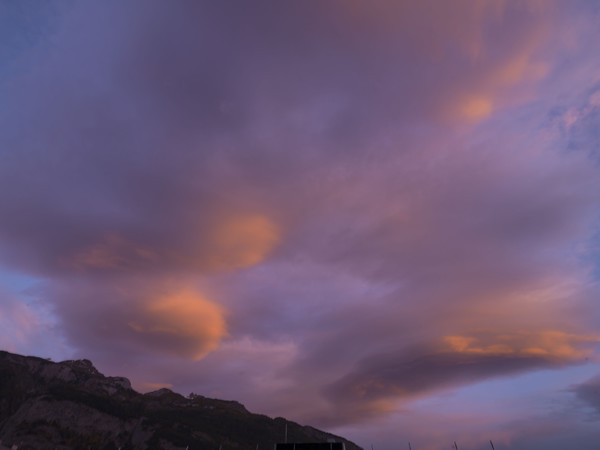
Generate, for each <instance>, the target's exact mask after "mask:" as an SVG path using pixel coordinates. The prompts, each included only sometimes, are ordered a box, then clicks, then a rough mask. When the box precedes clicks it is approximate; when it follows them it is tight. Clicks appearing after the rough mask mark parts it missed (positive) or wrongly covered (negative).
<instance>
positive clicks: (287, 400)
mask: <svg viewBox="0 0 600 450" xmlns="http://www.w3.org/2000/svg"><path fill="white" fill-rule="evenodd" d="M52 5H53V11H54V14H53V15H52V16H48V18H47V21H48V23H49V25H48V31H46V32H45V33H46V34H43V35H42V36H41V37H39V36H38V37H37V38H38V39H37V40H36V42H37V43H36V44H35V45H31V46H30V47H29V48H25V49H20V50H19V55H20V56H19V58H16V59H15V60H14V61H13V62H12V64H11V66H10V67H11V68H10V70H7V71H6V73H5V74H4V77H3V78H2V80H3V83H4V84H3V86H2V90H1V91H0V93H1V97H0V98H1V106H0V115H1V116H2V117H1V121H0V123H2V125H0V143H1V144H0V216H1V218H2V220H0V258H1V261H2V264H3V267H5V268H6V270H10V271H11V273H16V272H18V273H22V274H26V275H27V276H29V277H33V278H34V279H36V280H37V283H38V284H37V287H36V289H35V298H36V301H37V302H39V304H43V305H46V306H47V308H48V309H47V311H52V314H53V317H55V320H57V321H58V322H59V323H60V326H61V327H62V328H61V329H62V331H61V333H60V336H58V335H57V334H56V333H57V332H56V330H55V329H54V328H52V327H50V328H48V331H47V333H48V335H51V334H52V333H54V335H55V336H58V337H57V339H59V338H60V339H66V342H67V343H68V345H69V346H71V347H72V348H73V349H74V352H75V353H76V354H78V355H82V356H84V357H86V358H90V359H92V360H94V361H95V362H97V364H98V365H99V366H100V368H101V369H102V370H104V371H105V372H110V373H114V374H119V375H127V376H129V377H131V378H132V380H133V382H134V384H135V385H136V386H138V387H139V388H140V389H144V388H148V387H150V386H164V385H168V386H173V388H174V389H177V390H179V391H182V392H185V391H186V390H188V391H192V390H193V391H194V392H202V393H203V394H206V395H215V396H221V397H225V398H235V399H237V400H240V401H243V402H244V403H246V404H247V406H248V407H249V408H250V409H253V410H257V411H259V412H265V413H269V414H273V415H284V416H286V417H289V418H291V419H294V420H302V421H305V422H309V423H311V424H313V425H315V426H328V427H334V426H335V427H340V428H339V429H345V428H341V427H349V426H351V425H352V426H353V427H355V428H353V429H354V430H356V431H355V432H356V436H357V439H358V438H364V436H366V435H365V434H364V433H366V432H365V431H364V430H365V429H366V428H363V427H366V426H367V425H366V424H369V425H368V426H372V427H374V428H373V429H375V428H376V427H377V426H379V425H377V424H381V423H383V422H382V421H385V420H387V419H389V418H390V417H395V415H397V414H399V413H400V412H402V411H406V410H407V408H409V409H410V408H411V406H410V405H415V404H417V403H418V402H419V401H422V400H423V399H428V398H436V396H439V395H445V393H447V392H449V391H451V390H456V389H461V388H463V387H465V386H471V385H476V384H477V383H486V382H494V380H496V379H498V378H499V377H500V378H502V377H514V378H515V379H516V380H518V379H519V377H521V376H524V374H527V373H537V372H538V371H544V370H548V369H552V370H562V371H568V370H570V368H573V367H578V366H579V365H582V364H584V363H585V362H586V361H592V363H593V364H595V361H596V360H597V356H596V353H595V349H596V347H597V345H598V339H599V335H598V333H597V332H596V331H595V330H597V329H598V310H597V308H596V306H595V304H594V301H593V300H594V298H596V297H597V295H598V291H597V289H598V288H597V275H595V274H597V269H596V267H597V257H598V253H597V232H598V217H599V211H600V208H599V206H600V196H599V194H598V192H600V173H599V172H598V149H599V142H600V141H599V140H598V134H597V132H596V129H595V125H594V124H595V122H596V120H595V119H597V118H598V117H599V112H600V101H599V100H598V98H599V95H600V61H599V59H598V57H596V56H595V54H596V52H595V51H593V49H595V47H594V45H595V44H597V43H598V40H599V37H600V36H599V34H598V32H597V29H596V28H597V27H595V26H594V24H595V23H596V22H595V21H597V19H598V17H599V16H598V11H597V8H596V7H595V6H594V5H593V4H591V3H590V4H588V3H586V2H584V1H575V2H570V3H569V4H568V5H566V4H563V3H559V2H552V1H534V0H530V1H527V0H523V1H516V2H513V1H498V2H489V1H479V0H464V1H463V0H460V1H456V2H452V4H450V3H449V2H443V1H434V0H431V1H430V0H427V1H422V0H420V1H417V0H415V1H404V2H390V1H385V0H381V1H375V2H370V3H369V4H366V3H363V2H358V1H344V2H342V1H338V0H328V1H307V2H296V3H295V2H279V1H274V0H260V1H256V2H252V3H240V2H235V3H233V2H220V3H212V2H204V1H180V2H176V3H173V2H165V1H158V0H157V1H145V2H136V1H132V2H128V3H126V4H124V3H122V2H116V1H107V2H102V3H93V2H80V3H77V4H68V3H63V2H56V3H53V4H52ZM1 54H2V52H0V55H1ZM7 284H9V283H7ZM7 289H8V288H7ZM7 292H8V291H7ZM19 295H20V294H19V293H18V292H17V293H16V294H14V293H11V294H10V295H9V294H6V295H2V300H1V301H2V303H0V307H1V309H0V311H2V316H1V317H0V322H1V321H2V320H3V321H5V322H7V323H8V322H10V321H11V320H12V319H10V317H18V318H20V319H18V320H23V321H25V322H27V323H28V324H29V325H27V326H23V327H22V329H23V330H26V329H27V327H28V326H29V327H35V326H36V325H35V323H36V320H38V319H36V318H35V317H34V316H30V315H27V314H25V313H23V309H22V308H23V304H22V301H21V300H20V299H19V298H18V297H19ZM40 311H42V310H40ZM43 311H46V310H43ZM42 314H45V313H42ZM40 320H41V319H40ZM2 323H4V322H2ZM8 334H9V333H8V332H4V336H3V340H2V341H1V342H2V343H3V345H5V346H6V345H8V346H9V348H21V347H18V346H17V347H15V346H14V344H11V343H10V342H9V341H8V340H7V337H6V336H7V335H8ZM23 339H25V338H23ZM5 342H7V343H5ZM11 342H14V340H13V341H11ZM23 342H31V344H30V345H29V346H28V347H27V348H31V350H30V351H31V352H38V353H40V352H43V349H44V347H43V346H39V345H38V344H36V342H38V341H37V340H36V339H31V340H30V341H27V340H26V339H25V340H23ZM10 345H12V347H10ZM593 364H592V365H593ZM590 370H598V368H595V367H592V368H591V369H590ZM565 373H566V372H565ZM572 384H573V383H572V382H570V381H565V382H564V385H565V386H569V385H572ZM582 386H583V385H582ZM581 389H583V390H585V388H584V387H581V388H580V390H578V391H577V392H578V395H580V394H579V393H580V392H581ZM572 394H573V393H572ZM415 402H417V403H415ZM415 408H416V407H415ZM420 414H425V415H426V414H430V417H432V418H433V417H434V414H433V413H432V412H431V411H428V412H423V411H417V410H416V409H415V410H414V415H413V416H411V417H413V418H416V417H420V416H419V415H420ZM465 414H466V413H465ZM467 415H468V414H467ZM460 417H461V416H456V420H458V421H460V420H461V419H460ZM438 419H439V417H438V418H436V419H435V420H438ZM410 420H413V419H408V422H410ZM439 420H441V419H439ZM498 420H500V419H498ZM502 420H504V419H502ZM544 420H546V419H544ZM544 420H542V419H539V418H535V420H534V419H532V421H533V422H535V423H536V424H540V425H539V429H540V430H542V429H544V426H545V425H544V424H547V423H549V422H548V421H544ZM461 423H462V422H461ZM465 423H466V422H465ZM503 423H504V422H503ZM486 426H487V425H486ZM507 426H508V425H507ZM461 427H462V425H461ZM465 427H466V425H465ZM478 427H479V425H477V424H476V425H474V426H473V427H471V428H468V427H466V428H465V430H470V433H471V435H472V436H479V438H477V439H480V441H481V442H483V443H484V444H485V443H486V441H485V439H484V438H485V436H483V434H481V433H483V431H481V430H483V429H485V430H489V429H490V428H489V427H488V428H485V427H484V425H481V427H483V428H481V427H480V428H478ZM361 430H362V431H361ZM477 430H479V431H477ZM388 431H389V430H388ZM350 432H351V433H352V431H350ZM466 432H467V431H465V433H466ZM361 433H363V434H361ZM498 433H499V434H498V435H497V436H498V438H499V439H500V438H501V439H504V441H505V442H507V443H510V442H512V441H511V439H513V438H514V439H515V441H514V442H517V441H518V442H521V441H526V440H527V439H530V438H531V439H533V437H527V436H524V435H522V434H519V433H520V431H519V432H516V431H515V433H507V434H502V433H500V432H498ZM540 433H541V431H540ZM533 434H535V433H533ZM514 436H517V437H514ZM446 437H447V436H446ZM443 438H445V437H441V436H438V437H432V438H431V439H430V441H431V442H430V444H431V445H439V443H440V442H441V439H443ZM436 439H438V440H436ZM473 439H475V438H473ZM477 439H475V440H474V441H473V445H479V444H480V443H481V442H480V441H477ZM361 444H363V445H367V444H366V443H364V442H361ZM428 445H429V444H428ZM531 445H537V444H531ZM531 448H533V447H531ZM582 448H583V447H582Z"/></svg>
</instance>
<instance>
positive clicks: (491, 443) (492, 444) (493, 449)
mask: <svg viewBox="0 0 600 450" xmlns="http://www.w3.org/2000/svg"><path fill="white" fill-rule="evenodd" d="M490 445H491V446H492V450H496V449H495V448H494V443H493V442H492V440H491V439H490Z"/></svg>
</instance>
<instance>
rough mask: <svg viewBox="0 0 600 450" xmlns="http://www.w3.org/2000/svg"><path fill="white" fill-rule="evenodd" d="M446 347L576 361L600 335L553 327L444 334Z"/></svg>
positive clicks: (455, 349) (599, 338)
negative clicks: (573, 332) (547, 328)
mask: <svg viewBox="0 0 600 450" xmlns="http://www.w3.org/2000/svg"><path fill="white" fill-rule="evenodd" d="M443 342H444V344H445V345H446V347H447V349H448V350H449V351H451V352H456V353H469V354H474V355H512V356H517V357H519V356H523V357H529V356H540V357H544V358H547V359H553V360H554V359H558V360H571V361H572V360H577V359H582V358H585V357H588V356H590V355H591V354H592V353H593V352H594V348H593V346H592V344H595V343H598V342H600V335H577V334H571V333H565V332H563V331H556V330H542V331H518V332H508V333H502V332H490V331H485V332H476V333H474V335H473V336H464V335H451V336H445V337H444V338H443Z"/></svg>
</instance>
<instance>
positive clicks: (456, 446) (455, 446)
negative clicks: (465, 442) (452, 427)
mask: <svg viewBox="0 0 600 450" xmlns="http://www.w3.org/2000/svg"><path fill="white" fill-rule="evenodd" d="M454 448H455V449H456V450H458V445H456V441H454Z"/></svg>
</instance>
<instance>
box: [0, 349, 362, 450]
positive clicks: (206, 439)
mask: <svg viewBox="0 0 600 450" xmlns="http://www.w3.org/2000/svg"><path fill="white" fill-rule="evenodd" d="M286 423H287V430H288V441H289V442H325V441H327V440H335V441H337V442H340V441H343V442H344V443H345V444H346V449H347V450H361V449H360V447H358V446H356V445H355V444H353V443H351V442H349V441H347V440H345V439H343V438H341V437H339V436H334V435H332V434H329V433H325V432H323V431H320V430H317V429H315V428H312V427H308V426H301V425H298V424H297V423H294V422H290V421H286V420H285V419H283V418H276V419H271V418H269V417H267V416H264V415H259V414H252V413H250V412H249V411H247V410H246V408H245V407H244V406H243V405H242V404H240V403H237V402H233V401H224V400H216V399H211V398H206V397H203V396H200V395H192V396H190V397H183V396H181V395H179V394H176V393H174V392H172V391H170V390H168V389H161V390H159V391H155V392H151V393H147V394H140V393H138V392H136V391H134V390H133V389H131V385H130V383H129V380H127V379H126V378H123V377H105V376H104V375H102V374H101V373H100V372H98V370H96V368H95V367H94V366H93V365H92V363H91V362H90V361H88V360H78V361H63V362H60V363H55V362H51V361H48V360H45V359H42V358H36V357H31V356H21V355H15V354H12V353H8V352H3V351H0V440H1V441H0V443H1V444H2V445H4V446H8V447H10V446H12V445H14V444H17V445H19V449H20V450H23V449H63V450H64V449H79V448H82V449H86V448H92V449H107V450H108V449H115V450H117V449H119V448H121V449H123V450H125V449H185V448H186V447H189V449H190V450H192V449H210V450H217V449H219V447H221V448H222V449H223V450H228V449H236V450H237V449H240V450H242V449H244V450H245V449H248V450H256V448H257V445H258V448H259V449H269V450H270V449H272V448H273V445H274V443H275V442H281V441H282V440H283V433H284V429H285V424H286Z"/></svg>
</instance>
